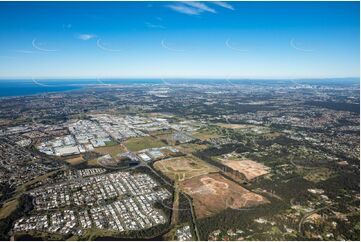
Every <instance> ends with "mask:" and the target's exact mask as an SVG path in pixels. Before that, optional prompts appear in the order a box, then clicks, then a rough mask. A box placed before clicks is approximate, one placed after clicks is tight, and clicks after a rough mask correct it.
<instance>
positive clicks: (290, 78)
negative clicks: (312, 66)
mask: <svg viewBox="0 0 361 242" xmlns="http://www.w3.org/2000/svg"><path fill="white" fill-rule="evenodd" d="M32 79H38V80H74V79H75V80H86V79H94V80H97V79H101V80H104V79H105V80H115V79H120V80H126V79H128V80H129V79H130V80H134V79H153V80H154V79H165V80H169V79H181V80H187V79H188V80H206V79H208V80H308V79H360V76H341V77H340V76H335V77H332V76H331V77H100V78H99V77H94V76H91V77H72V76H64V77H0V80H32Z"/></svg>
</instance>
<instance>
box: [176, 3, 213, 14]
mask: <svg viewBox="0 0 361 242" xmlns="http://www.w3.org/2000/svg"><path fill="white" fill-rule="evenodd" d="M183 4H186V5H189V6H191V7H193V8H195V9H197V10H198V11H199V12H210V13H216V10H214V9H213V8H210V7H208V6H207V5H206V4H204V3H201V2H183Z"/></svg>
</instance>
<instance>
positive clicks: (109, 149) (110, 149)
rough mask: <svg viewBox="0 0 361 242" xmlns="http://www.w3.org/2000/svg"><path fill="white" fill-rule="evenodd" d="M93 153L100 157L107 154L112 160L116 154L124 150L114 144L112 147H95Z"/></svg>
mask: <svg viewBox="0 0 361 242" xmlns="http://www.w3.org/2000/svg"><path fill="white" fill-rule="evenodd" d="M94 151H95V152H97V153H99V154H102V155H107V154H109V155H111V157H113V158H114V157H115V156H116V155H117V154H119V153H123V152H125V148H124V147H123V145H121V144H116V145H112V146H103V147H97V148H95V149H94Z"/></svg>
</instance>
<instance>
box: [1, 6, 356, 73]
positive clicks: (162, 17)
mask: <svg viewBox="0 0 361 242" xmlns="http://www.w3.org/2000/svg"><path fill="white" fill-rule="evenodd" d="M359 7H360V6H359V2H0V22H1V25H0V79H7V78H8V79H13V78H27V79H29V78H39V79H42V78H195V79H198V78H213V79H220V78H224V79H236V78H237V79H242V78H243V79H247V78H254V79H272V78H273V79H292V78H295V79H297V78H340V77H357V78H358V77H359V73H360V22H359V17H360V12H359Z"/></svg>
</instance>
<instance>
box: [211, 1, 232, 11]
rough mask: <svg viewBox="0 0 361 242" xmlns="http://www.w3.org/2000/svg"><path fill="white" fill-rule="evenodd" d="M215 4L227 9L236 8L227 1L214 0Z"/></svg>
mask: <svg viewBox="0 0 361 242" xmlns="http://www.w3.org/2000/svg"><path fill="white" fill-rule="evenodd" d="M212 3H213V4H216V5H218V6H220V7H223V8H227V9H230V10H234V7H233V6H232V5H231V4H229V3H227V2H219V1H215V2H212Z"/></svg>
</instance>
